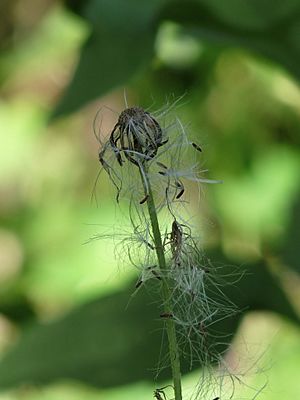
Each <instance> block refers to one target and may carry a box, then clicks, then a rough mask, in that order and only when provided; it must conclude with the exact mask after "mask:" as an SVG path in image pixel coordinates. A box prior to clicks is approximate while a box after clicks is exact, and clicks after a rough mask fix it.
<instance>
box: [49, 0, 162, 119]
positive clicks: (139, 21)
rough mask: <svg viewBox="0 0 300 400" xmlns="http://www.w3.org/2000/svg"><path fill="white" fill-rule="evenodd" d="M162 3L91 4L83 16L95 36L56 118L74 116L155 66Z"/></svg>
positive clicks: (115, 0) (107, 1)
mask: <svg viewBox="0 0 300 400" xmlns="http://www.w3.org/2000/svg"><path fill="white" fill-rule="evenodd" d="M162 3H164V1H160V0H155V1H153V0H152V1H151V2H148V1H141V0H140V1H137V0H127V1H126V2H124V1H123V0H102V1H101V2H99V1H96V0H94V1H91V2H89V3H87V7H86V8H85V10H84V14H83V16H84V17H85V18H86V19H87V20H88V22H89V23H90V25H91V27H92V33H91V35H90V37H89V38H88V40H87V42H86V43H85V44H84V45H83V48H82V50H81V54H80V60H79V63H78V65H77V68H76V71H75V74H74V76H73V79H72V81H71V83H70V85H69V87H68V88H67V90H66V93H65V94H64V96H63V98H62V99H61V101H60V103H59V105H58V107H57V109H56V110H55V112H54V115H53V117H58V116H61V115H64V114H68V113H70V112H73V111H75V110H77V109H78V108H79V107H81V106H83V105H84V104H86V103H87V102H88V101H91V100H93V99H95V98H97V97H99V96H101V95H103V94H104V93H106V92H107V91H109V90H111V89H113V88H115V87H116V86H118V85H122V84H124V83H125V82H127V81H128V80H130V79H131V77H132V76H133V75H134V74H135V73H136V72H138V71H139V70H140V69H142V67H143V66H145V65H147V64H149V63H150V62H151V59H152V55H153V46H154V39H155V30H156V24H155V15H156V11H157V9H158V7H159V6H160V5H161V4H162Z"/></svg>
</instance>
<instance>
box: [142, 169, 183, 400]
mask: <svg viewBox="0 0 300 400" xmlns="http://www.w3.org/2000/svg"><path fill="white" fill-rule="evenodd" d="M142 168H143V172H142V170H141V169H142ZM147 172H148V171H147V167H146V165H145V164H144V165H143V166H140V173H141V178H142V182H143V187H144V190H145V195H146V196H147V206H148V213H149V217H150V221H151V228H152V234H153V238H154V242H155V250H156V255H157V260H158V264H159V268H160V270H161V271H162V272H166V270H167V265H166V259H165V254H164V248H163V243H162V238H161V233H160V229H159V224H158V218H157V212H156V208H155V203H154V199H153V193H152V190H151V184H150V180H149V177H148V173H147ZM162 275H164V274H162ZM162 296H163V300H164V312H165V313H166V315H167V314H168V315H172V307H171V304H170V297H171V291H170V287H169V284H168V280H167V279H166V278H164V277H163V279H162ZM166 327H167V336H168V342H169V357H170V363H171V369H172V377H173V384H174V394H175V400H182V389H181V372H180V357H179V350H178V343H177V338H176V330H175V322H174V321H173V320H172V318H167V319H166Z"/></svg>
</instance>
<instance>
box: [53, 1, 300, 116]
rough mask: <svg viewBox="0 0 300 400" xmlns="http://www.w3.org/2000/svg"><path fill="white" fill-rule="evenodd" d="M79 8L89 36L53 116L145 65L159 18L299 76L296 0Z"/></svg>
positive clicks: (112, 3) (95, 4) (107, 4)
mask: <svg viewBox="0 0 300 400" xmlns="http://www.w3.org/2000/svg"><path fill="white" fill-rule="evenodd" d="M82 7H83V6H82ZM82 7H81V8H80V14H81V15H82V17H83V18H85V19H86V20H87V21H88V22H89V24H90V25H91V28H92V33H91V36H90V37H89V39H88V40H87V42H86V43H85V44H84V45H83V48H82V50H81V54H80V60H79V63H78V66H77V68H76V71H75V74H74V76H73V79H72V80H71V83H70V84H69V87H68V88H67V90H66V93H65V94H64V96H63V97H62V99H61V101H60V103H59V105H58V107H57V109H56V110H55V112H54V115H53V117H57V116H61V115H65V114H68V113H70V112H73V111H76V110H77V109H78V108H80V107H82V106H83V105H85V104H86V103H87V102H89V101H91V100H93V99H95V98H97V97H99V96H101V95H103V94H104V93H106V92H108V91H109V90H111V89H113V88H115V87H117V86H120V85H122V84H125V83H128V81H129V80H130V79H131V78H132V77H133V76H134V75H135V74H136V73H137V72H138V71H140V70H141V69H142V68H143V66H146V65H147V64H148V65H149V63H150V62H151V59H152V55H153V51H154V50H153V47H154V40H155V34H156V28H157V26H158V25H159V23H161V22H163V21H165V20H173V21H176V22H178V23H179V24H182V25H183V26H185V27H186V28H188V29H189V32H190V33H191V34H193V35H195V36H196V37H198V38H199V39H200V40H201V41H203V42H207V43H212V44H214V45H217V46H220V47H221V48H223V47H238V48H244V49H246V50H250V51H252V52H254V53H256V54H258V55H261V56H263V57H264V58H266V59H270V60H272V61H274V62H276V63H279V64H280V65H282V66H283V67H284V68H286V69H287V70H288V71H289V72H290V73H292V74H294V75H295V76H296V77H297V78H298V79H299V78H300V44H299V43H300V41H299V34H300V3H299V1H298V0H288V1H286V2H281V1H279V0H276V1H275V4H274V1H271V0H262V1H261V0H253V1H251V2H241V1H239V0H229V1H226V2H222V1H219V0H193V1H184V2H182V1H175V0H151V1H147V0H127V1H126V2H124V1H123V0H102V1H97V0H90V1H89V2H87V3H86V4H85V7H83V8H82Z"/></svg>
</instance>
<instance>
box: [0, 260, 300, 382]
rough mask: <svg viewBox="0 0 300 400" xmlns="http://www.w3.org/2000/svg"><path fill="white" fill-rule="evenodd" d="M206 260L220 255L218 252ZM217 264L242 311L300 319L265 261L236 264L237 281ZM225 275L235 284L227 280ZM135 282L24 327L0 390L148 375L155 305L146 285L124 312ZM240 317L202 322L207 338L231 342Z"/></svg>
mask: <svg viewBox="0 0 300 400" xmlns="http://www.w3.org/2000/svg"><path fill="white" fill-rule="evenodd" d="M211 258H212V259H213V260H215V259H218V258H217V257H216V254H214V255H212V257H211ZM222 265H224V267H223V268H218V269H217V272H219V273H220V275H221V276H220V278H221V279H222V281H223V283H224V286H222V291H224V293H225V295H226V296H227V297H228V298H229V299H230V300H231V301H233V302H234V303H235V304H236V305H237V307H238V308H239V309H240V310H241V311H243V312H245V310H249V309H250V310H261V309H264V310H271V311H276V312H278V313H280V314H281V315H283V316H285V317H287V318H289V319H290V320H292V321H294V322H297V323H299V318H298V316H297V314H296V313H295V311H294V310H293V308H292V306H291V305H290V303H289V301H288V298H287V296H286V295H285V293H284V291H283V290H282V289H281V287H280V284H279V283H278V282H277V281H276V280H275V279H274V278H273V277H272V275H271V274H270V272H269V271H268V269H267V268H266V267H265V265H264V264H263V263H259V264H256V265H250V266H248V267H241V268H240V270H239V273H240V274H241V277H242V278H241V280H240V281H239V282H237V281H236V279H235V278H233V277H232V275H231V273H232V269H233V267H232V266H230V263H228V261H225V260H224V264H223V262H222ZM223 274H225V277H226V274H228V278H227V279H229V280H231V281H232V280H234V281H235V282H234V284H227V285H226V281H225V277H224V275H223ZM133 287H134V285H130V287H128V288H127V289H126V290H124V291H123V292H119V293H115V294H113V295H110V296H107V297H105V298H101V299H98V300H96V301H94V302H91V303H89V304H86V305H84V306H80V307H79V308H78V309H77V310H74V311H73V312H71V313H70V314H69V315H67V316H65V317H64V318H62V319H61V320H59V321H54V322H52V323H48V324H45V325H38V324H35V325H33V326H32V327H31V328H30V329H27V330H25V332H24V334H23V336H22V337H21V339H20V341H19V343H18V344H17V345H16V347H15V348H13V349H12V350H11V351H10V352H8V353H7V354H6V355H5V356H4V358H3V359H2V361H1V363H0V387H1V388H8V387H12V386H17V385H20V384H22V383H34V384H47V383H51V382H53V381H56V380H59V379H65V378H69V379H76V380H80V381H82V382H84V383H86V384H90V385H94V386H97V387H111V386H116V385H124V384H127V383H130V382H135V381H138V380H152V378H153V368H155V365H157V362H158V359H159V353H160V350H161V345H162V341H161V335H162V330H161V329H162V321H161V320H160V318H159V314H160V310H159V308H158V304H157V303H156V302H154V301H153V297H152V296H151V297H150V296H149V295H147V290H146V289H147V288H146V289H145V288H144V287H142V288H141V290H140V291H139V293H138V294H137V296H136V297H134V298H133V300H132V301H131V303H130V305H129V307H128V308H127V309H126V305H127V304H128V301H129V299H130V294H131V293H132V290H133ZM210 290H212V288H209V287H207V291H208V292H210ZM154 300H156V299H155V298H154ZM241 318H242V313H238V314H236V315H234V316H233V317H230V318H225V319H224V320H222V321H219V322H218V323H217V324H213V325H212V326H211V327H208V328H207V331H208V333H209V334H208V338H211V339H210V340H214V339H213V338H215V332H216V331H217V332H221V333H222V335H223V337H226V338H227V340H228V344H229V342H230V337H232V336H233V334H234V333H235V331H236V329H237V327H238V325H239V322H240V320H241ZM210 329H211V332H210ZM210 333H211V334H210ZM218 342H219V341H218ZM221 342H222V343H219V344H218V347H217V350H218V351H219V352H220V353H223V352H224V350H225V349H226V346H227V344H226V343H224V342H223V341H221ZM209 347H210V344H209ZM210 348H211V347H210ZM162 350H163V351H165V342H163V348H162ZM188 361H189V360H184V362H185V364H183V372H187V371H188V370H189V362H188ZM195 366H196V367H197V365H195ZM168 373H169V371H168V369H164V370H163V371H162V373H161V374H160V376H159V378H160V379H166V378H167V377H168Z"/></svg>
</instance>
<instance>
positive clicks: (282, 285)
mask: <svg viewBox="0 0 300 400" xmlns="http://www.w3.org/2000/svg"><path fill="white" fill-rule="evenodd" d="M27 3H28V4H27V7H24V5H23V4H22V2H21V1H17V0H15V1H11V2H4V3H3V5H1V7H4V8H3V9H4V11H5V12H3V13H1V16H0V20H1V26H2V28H1V30H0V49H1V61H0V83H1V101H0V124H1V131H2V134H1V136H0V152H1V158H0V160H1V161H0V162H1V168H0V179H1V181H0V221H1V230H0V264H1V267H0V312H1V318H0V349H1V352H2V361H1V362H0V387H1V388H2V389H4V388H5V389H7V388H14V391H12V392H9V393H6V394H3V397H2V396H1V395H0V399H2V398H3V399H23V398H26V399H27V398H28V399H31V400H32V399H34V398H35V397H37V398H39V399H40V398H42V399H48V398H49V399H60V398H64V399H67V398H87V399H89V398H91V399H93V398H95V397H96V396H97V398H99V396H100V397H101V396H103V397H105V398H107V397H108V398H110V399H119V398H121V397H122V399H124V398H127V397H128V398H130V399H131V398H141V397H143V396H144V397H145V396H151V390H152V387H151V388H150V386H149V385H150V384H149V382H151V379H152V376H153V371H152V370H150V369H151V368H154V367H155V364H156V361H157V360H158V357H159V354H158V353H159V348H160V331H159V330H158V329H159V323H158V321H157V319H156V317H157V309H156V307H155V304H153V299H151V297H149V296H148V294H147V290H145V291H144V292H143V293H142V294H141V295H139V296H136V297H135V298H134V299H133V300H132V302H131V303H130V304H129V307H128V308H127V309H126V310H125V308H126V305H127V303H128V302H129V299H130V295H131V293H132V289H133V287H134V283H132V279H134V275H135V271H134V270H131V269H130V268H127V267H128V266H127V265H120V264H119V265H118V263H117V262H116V260H115V254H114V248H115V243H114V241H113V240H109V239H107V240H99V241H92V242H91V243H89V244H86V245H82V243H85V242H87V241H88V239H89V237H92V236H93V235H97V234H99V235H104V236H106V235H107V232H111V231H112V230H113V231H116V232H118V233H121V234H122V235H127V234H128V232H130V226H129V223H128V221H127V220H126V218H124V210H122V209H119V208H116V206H115V205H114V200H113V199H114V193H113V192H112V189H111V188H110V184H109V182H108V180H107V179H106V178H105V177H102V176H100V179H99V181H97V183H96V186H95V193H94V194H95V195H97V199H98V207H97V206H96V204H95V202H94V203H92V204H91V203H90V201H89V200H90V197H91V195H92V192H93V185H94V182H95V180H96V176H97V173H98V171H99V166H98V161H97V151H98V143H97V141H96V139H94V137H93V132H92V122H93V119H94V116H95V114H96V111H97V110H98V109H99V107H101V106H107V107H110V108H113V109H114V110H116V111H120V110H122V108H124V104H123V103H124V102H123V100H122V99H123V88H126V92H127V97H128V100H129V103H130V104H135V103H138V104H139V105H142V106H145V107H147V106H150V108H151V109H157V108H160V107H161V106H162V105H163V104H164V103H165V102H166V101H167V100H168V98H169V101H172V99H173V98H176V97H178V96H181V95H182V94H185V97H184V98H183V100H182V101H181V105H180V107H178V115H179V116H180V118H181V119H182V120H183V122H184V123H185V124H187V125H189V130H190V132H191V134H192V135H194V137H195V138H196V140H197V142H199V143H201V146H202V147H203V150H204V151H203V153H204V160H205V161H204V162H203V161H202V160H199V161H200V162H201V163H203V166H205V168H206V167H208V168H209V169H210V170H211V171H212V172H211V176H213V177H215V178H218V179H223V180H224V184H223V185H220V186H215V187H209V188H206V189H205V196H201V199H200V200H201V204H200V210H199V209H198V208H195V209H196V210H197V211H195V213H196V215H197V216H196V218H198V222H199V225H200V226H201V234H202V237H203V239H204V244H203V247H206V253H207V254H209V257H210V259H211V260H212V262H213V263H221V264H222V265H224V268H225V267H226V268H228V269H229V270H230V269H231V268H232V267H231V265H236V266H239V270H240V272H241V273H242V272H245V274H244V276H243V278H242V279H241V280H240V281H239V282H237V283H236V284H235V285H231V286H228V288H227V289H226V290H227V292H226V293H227V295H228V297H229V298H230V299H232V300H233V301H234V302H235V303H236V304H237V305H238V306H239V308H240V309H241V313H240V314H239V315H237V316H236V317H235V318H232V319H230V320H225V321H223V322H222V323H220V329H221V330H222V331H223V332H224V333H226V334H227V335H228V341H229V338H233V343H235V340H236V337H237V336H236V335H239V332H242V334H243V333H244V334H246V331H245V330H243V321H248V320H250V321H252V320H251V313H250V311H251V312H253V311H263V310H265V311H271V312H275V313H277V314H278V315H280V316H281V317H283V318H284V319H286V320H289V321H290V322H291V323H294V324H296V325H295V326H297V324H298V323H299V314H298V312H297V310H298V309H299V261H298V260H299V251H300V246H299V243H300V240H299V239H300V238H299V192H300V188H299V184H300V181H299V167H300V157H299V147H298V145H299V121H300V91H299V87H298V85H297V80H298V79H299V71H300V45H299V43H300V41H299V37H300V5H299V1H297V0H289V1H286V2H279V1H275V2H274V1H273V2H271V1H270V0H263V1H262V0H260V1H254V0H253V1H251V2H248V3H246V2H240V1H237V0H230V1H227V2H221V1H217V0H214V1H211V0H210V1H206V0H205V1H204V0H202V1H200V0H198V1H196V0H195V1H186V2H179V1H172V0H164V1H163V0H155V1H149V2H146V1H141V0H140V1H138V0H128V1H126V2H124V1H119V0H110V1H106V0H105V1H96V0H89V1H72V0H69V1H66V2H65V3H61V4H56V3H54V2H52V1H50V0H48V1H47V0H43V1H41V2H40V4H39V6H36V3H35V2H33V1H32V2H31V1H28V2H27ZM4 28H5V29H4ZM77 60H78V62H77ZM113 89H116V90H115V91H114V92H112V90H113ZM108 93H109V94H108ZM103 95H106V97H105V98H103V99H101V100H100V101H99V102H97V103H94V104H93V103H91V104H90V102H91V101H92V100H95V99H96V98H98V97H100V96H103ZM83 106H85V108H82V107H83ZM75 111H76V113H75ZM116 115H117V114H116ZM66 116H68V118H66ZM58 117H65V118H60V119H58ZM49 121H51V124H50V123H49ZM113 124H114V120H113V119H112V120H111V121H108V124H104V125H103V126H102V127H101V134H107V133H109V129H110V127H111V126H113ZM97 128H98V127H97ZM99 129H100V127H99ZM97 133H98V132H97ZM197 201H198V200H197V194H196V193H195V196H194V198H193V199H192V205H194V204H195V203H197ZM111 225H113V229H112V228H111ZM116 240H117V239H116ZM116 240H115V241H116ZM120 252H122V249H121V250H120ZM123 259H124V257H122V260H123ZM235 268H236V267H235ZM255 315H256V314H255ZM255 318H256V317H254V324H255V325H256V324H257V326H258V328H257V331H258V333H257V335H258V337H256V340H257V341H258V342H260V341H261V336H259V335H263V331H264V328H263V324H260V323H259V319H257V320H256V319H255ZM269 318H270V317H269ZM270 321H271V322H270V328H269V329H270V330H267V332H268V335H269V336H272V335H273V330H272V329H274V330H276V329H279V328H278V327H283V328H282V331H281V332H279V334H278V336H277V337H275V339H273V341H271V342H270V352H272V354H274V357H277V358H276V359H275V366H274V367H272V368H271V369H270V370H269V371H268V372H267V376H268V377H269V380H270V385H271V387H270V391H268V390H266V391H265V392H264V393H262V394H261V395H260V398H262V399H277V398H278V399H279V398H282V393H280V397H278V396H279V395H278V393H279V390H282V391H284V397H286V398H288V397H291V398H293V396H294V398H296V395H297V392H299V390H300V389H299V387H297V385H299V384H298V380H297V379H295V376H297V368H298V364H299V357H300V350H299V332H298V331H297V330H296V329H295V328H292V326H291V325H288V324H287V323H286V322H285V323H284V322H282V321H281V322H278V320H276V321H275V322H274V321H273V320H272V319H270ZM241 324H242V326H240V325H241ZM246 325H247V324H246ZM272 327H273V328H272ZM223 350H224V348H223V347H222V348H220V351H223ZM270 362H271V363H272V362H273V361H270ZM187 370H188V368H186V372H187ZM194 376H195V375H193V377H194ZM166 378H167V374H166V373H165V374H164V373H163V374H162V375H161V376H160V379H166ZM186 379H187V380H186V382H189V377H188V376H187V377H186ZM253 379H254V381H255V382H256V379H259V378H256V377H255V378H253ZM70 380H71V381H70ZM146 380H147V381H148V383H140V382H141V381H146ZM75 381H76V382H77V383H76V384H75V383H74V382H75ZM68 382H69V383H68ZM78 382H81V383H80V384H79V383H78ZM29 384H30V385H31V386H28V385H29ZM37 384H44V385H45V384H47V385H50V384H52V385H53V386H51V385H50V386H48V387H47V388H46V389H39V388H38V386H36V385H37ZM22 385H23V386H22ZM26 385H27V386H26ZM76 385H77V386H76ZM81 385H82V386H81ZM90 385H91V386H95V387H98V389H97V391H96V392H94V390H92V389H91V388H89V386H90ZM121 385H128V386H127V387H126V388H125V387H124V386H121ZM118 386H120V387H121V389H118ZM115 387H117V388H115ZM99 388H105V390H99ZM273 388H274V390H273ZM272 390H273V392H272ZM276 390H277V392H276Z"/></svg>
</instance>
